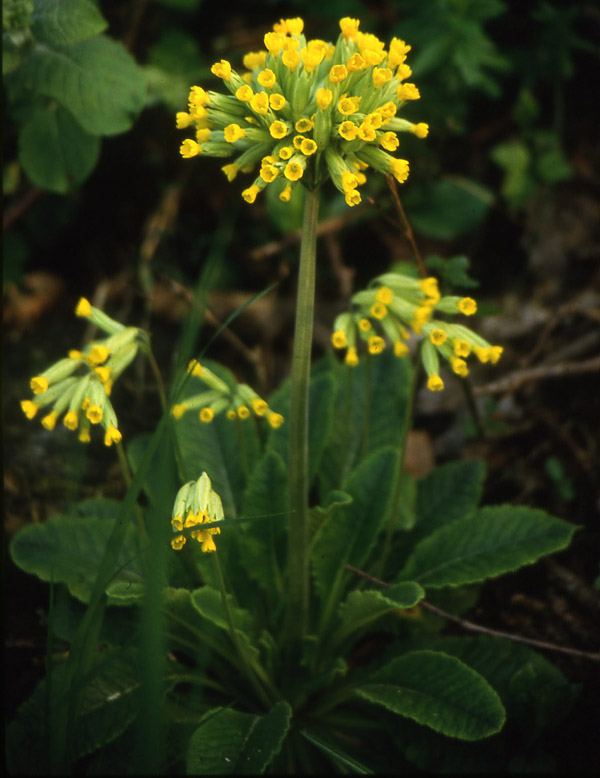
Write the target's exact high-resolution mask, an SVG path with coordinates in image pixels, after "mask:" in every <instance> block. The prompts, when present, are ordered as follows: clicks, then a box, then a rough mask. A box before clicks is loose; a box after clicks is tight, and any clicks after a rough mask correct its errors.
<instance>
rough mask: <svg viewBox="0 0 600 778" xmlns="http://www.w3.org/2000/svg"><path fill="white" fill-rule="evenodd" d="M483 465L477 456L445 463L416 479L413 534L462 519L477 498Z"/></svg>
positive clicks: (474, 505) (416, 535) (479, 497)
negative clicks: (415, 518)
mask: <svg viewBox="0 0 600 778" xmlns="http://www.w3.org/2000/svg"><path fill="white" fill-rule="evenodd" d="M484 480H485V464H484V463H483V462H482V461H481V460H480V459H469V460H466V461H464V462H448V463H447V464H445V465H442V466H441V467H436V468H435V470H432V471H431V473H429V475H426V476H425V477H424V478H421V479H420V480H419V481H417V525H416V527H415V530H414V534H413V537H415V538H417V537H418V538H420V537H423V536H425V535H429V534H430V533H431V532H433V530H435V529H438V528H440V527H443V526H445V525H446V524H449V523H450V522H452V521H455V520H456V519H462V518H464V517H465V516H467V515H468V514H469V513H471V512H472V511H474V510H475V509H476V508H477V506H478V504H479V500H480V499H481V492H482V490H483V482H484Z"/></svg>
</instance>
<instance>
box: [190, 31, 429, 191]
mask: <svg viewBox="0 0 600 778" xmlns="http://www.w3.org/2000/svg"><path fill="white" fill-rule="evenodd" d="M359 27H360V21H359V20H358V19H351V18H350V17H344V18H343V19H341V20H340V30H341V33H340V35H339V37H338V39H337V41H336V43H335V45H333V44H328V43H326V42H325V41H322V40H307V39H306V37H305V35H304V33H303V29H304V22H303V21H302V19H299V18H296V19H281V20H280V21H279V22H278V23H276V24H275V25H274V26H273V31H272V32H268V33H267V34H266V35H265V36H264V44H265V50H263V51H260V52H249V53H248V54H246V55H245V56H244V57H243V65H244V68H246V70H245V72H241V73H239V72H238V71H237V70H235V69H234V68H233V67H232V65H231V63H230V62H228V61H227V60H225V59H222V60H220V62H217V63H215V64H214V65H213V66H212V68H211V72H212V73H213V75H214V76H216V77H217V78H220V79H221V80H222V82H223V86H224V87H225V89H226V90H228V92H229V94H222V93H221V92H215V91H205V90H204V89H203V88H202V87H200V86H193V87H192V88H191V91H190V95H189V101H188V111H187V112H186V111H180V112H178V113H177V116H176V126H177V127H178V128H179V129H186V130H195V137H194V138H187V139H185V140H184V141H183V142H182V144H181V147H180V152H181V155H182V156H183V157H184V158H186V159H189V158H191V157H195V156H199V155H203V156H208V157H234V160H233V162H230V163H229V164H227V165H224V167H223V172H224V173H225V175H226V176H227V178H228V180H229V181H232V180H233V179H234V178H235V177H236V175H237V173H238V172H239V171H242V172H249V171H251V170H252V169H254V168H255V167H256V166H259V170H260V173H259V175H258V176H257V177H256V178H255V179H254V181H253V182H252V183H251V184H250V185H249V186H247V187H246V188H244V190H243V192H242V197H243V199H244V200H245V201H246V202H248V203H253V202H254V201H255V200H256V197H257V196H258V195H259V194H260V192H262V190H263V189H264V188H265V187H266V186H268V185H269V184H271V183H272V182H274V181H277V182H278V183H277V184H276V186H278V187H279V188H280V194H279V197H280V199H281V200H282V202H289V200H290V196H291V191H292V189H293V187H294V186H296V185H297V183H298V182H300V183H301V184H303V185H306V186H308V187H315V186H318V185H319V184H321V183H323V182H324V181H325V180H326V179H327V178H331V180H332V181H333V183H334V185H335V186H336V187H337V189H339V191H340V192H341V193H342V194H343V195H344V199H345V201H346V203H347V204H348V205H349V206H354V205H356V204H357V203H360V201H361V195H360V192H359V191H358V187H359V186H362V185H363V184H364V183H365V181H366V176H365V174H364V173H363V171H364V170H365V169H366V168H367V167H369V166H370V167H372V168H373V169H374V170H376V171H379V172H381V173H384V174H386V175H388V174H389V175H392V176H394V178H395V179H396V180H397V181H398V182H399V183H404V181H406V179H407V177H408V172H409V165H408V161H407V160H405V159H403V158H401V157H398V156H394V153H395V152H396V151H397V150H398V146H399V145H400V139H399V137H398V133H402V132H410V133H412V134H413V135H415V136H416V137H418V138H424V137H426V136H427V133H428V127H427V125H426V124H424V123H423V122H419V123H417V124H414V123H412V122H410V121H408V120H407V119H401V118H399V116H397V114H398V113H399V111H400V110H401V109H402V107H403V106H404V104H405V103H406V102H410V101H413V100H417V99H419V97H420V95H419V90H418V89H417V87H416V86H415V85H414V84H411V83H407V82H406V79H407V78H409V77H410V75H411V69H410V67H409V66H408V65H407V64H406V55H407V53H408V52H409V51H410V48H411V47H410V46H407V45H406V43H405V42H404V41H402V40H400V39H398V38H393V39H392V41H391V43H390V45H389V48H388V49H387V50H386V48H385V44H384V42H383V41H380V40H379V39H378V38H377V37H376V36H375V35H371V34H369V33H363V32H360V30H359Z"/></svg>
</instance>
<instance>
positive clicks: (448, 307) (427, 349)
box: [331, 273, 502, 392]
mask: <svg viewBox="0 0 600 778" xmlns="http://www.w3.org/2000/svg"><path fill="white" fill-rule="evenodd" d="M476 310H477V303H476V302H475V300H473V299H472V298H471V297H453V296H446V297H442V296H441V295H440V292H439V289H438V282H437V279H436V278H433V277H430V278H424V279H420V280H419V279H417V278H415V277H413V276H410V275H405V274H402V273H385V274H384V275H382V276H379V277H378V278H375V279H374V280H373V281H372V282H371V284H370V285H369V287H368V288H367V289H364V290H362V291H360V292H357V293H356V294H354V295H353V296H352V298H351V300H350V309H349V311H347V312H345V313H342V314H340V315H339V316H338V317H337V318H336V320H335V322H334V325H333V335H332V336H331V342H332V345H333V347H334V348H336V349H346V357H345V362H346V364H347V365H349V366H350V367H354V366H356V365H357V364H358V352H357V348H356V347H357V343H358V342H360V341H363V342H364V343H365V350H366V351H367V352H368V353H369V354H372V355H377V354H381V353H382V352H383V351H384V349H385V348H386V347H387V345H388V344H390V345H391V346H392V349H393V353H394V355H395V356H396V357H400V358H401V357H405V356H407V355H408V354H409V353H410V351H409V348H408V346H407V345H406V342H405V341H407V340H410V338H411V331H412V333H413V334H414V336H416V337H417V338H421V339H422V348H421V361H422V363H423V367H424V368H425V372H426V374H427V387H428V389H430V390H431V391H432V392H437V391H441V390H442V389H443V388H444V382H443V380H442V379H441V378H440V375H439V371H440V357H441V358H442V360H445V362H446V363H447V365H448V368H449V369H450V371H451V372H452V373H454V374H455V375H458V376H460V377H461V378H464V377H466V376H467V375H468V374H469V368H468V365H467V362H466V358H467V357H468V356H469V355H470V354H471V353H473V354H475V356H476V357H477V359H479V361H480V362H490V363H492V364H495V363H496V362H497V361H498V360H499V359H500V356H501V355H502V347H501V346H491V345H490V344H489V343H488V342H487V341H486V340H484V339H483V338H482V337H481V336H480V335H478V334H477V333H475V332H473V330H471V329H469V328H468V327H466V326H465V325H464V324H459V323H455V322H450V321H446V320H445V319H441V318H435V315H436V314H438V313H441V314H442V315H443V314H454V315H460V314H462V315H463V316H471V315H472V314H474V313H475V312H476Z"/></svg>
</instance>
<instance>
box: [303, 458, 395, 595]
mask: <svg viewBox="0 0 600 778" xmlns="http://www.w3.org/2000/svg"><path fill="white" fill-rule="evenodd" d="M397 474H398V452H397V451H396V450H395V449H393V448H384V449H380V450H379V451H377V452H375V453H374V454H372V455H371V456H370V457H368V458H367V459H366V460H365V461H364V462H362V464H360V465H359V466H358V467H357V468H356V470H355V471H354V472H353V473H352V475H351V476H350V478H349V479H348V481H347V483H346V484H345V485H344V491H345V492H347V493H348V494H349V495H350V496H351V497H352V498H353V502H352V503H351V504H349V505H346V506H343V507H341V508H340V509H339V510H337V511H336V512H335V513H334V514H332V515H331V516H330V517H329V518H328V519H326V520H325V522H324V523H323V525H322V526H321V529H320V530H319V532H318V534H317V536H316V537H315V540H314V543H313V548H312V564H313V572H314V577H315V583H316V586H317V588H318V590H319V592H320V593H321V594H322V595H324V596H326V595H329V594H330V593H331V592H332V591H333V590H335V589H337V587H338V586H339V584H340V582H341V579H342V577H343V576H347V575H348V573H346V571H345V570H344V568H345V566H346V565H347V564H351V565H354V566H355V567H361V565H362V564H363V563H364V562H365V561H366V559H367V558H368V557H369V554H370V553H371V551H372V550H373V548H374V547H375V544H376V543H377V540H378V535H379V533H380V531H381V530H382V528H383V527H384V525H385V522H386V519H387V518H388V514H389V510H390V504H391V501H392V497H393V493H394V486H395V482H396V477H397Z"/></svg>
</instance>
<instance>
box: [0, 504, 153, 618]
mask: <svg viewBox="0 0 600 778" xmlns="http://www.w3.org/2000/svg"><path fill="white" fill-rule="evenodd" d="M113 527H114V520H112V519H98V518H95V517H92V516H88V517H80V516H53V517H52V518H51V519H48V520H47V521H45V522H44V523H43V524H31V525H29V526H27V527H25V528H24V529H22V530H21V532H19V533H18V534H17V535H15V537H14V538H13V540H12V543H11V545H10V555H11V558H12V560H13V562H14V563H15V564H16V565H17V566H18V567H20V568H21V569H22V570H25V572H26V573H32V574H34V575H37V576H38V578H41V579H42V581H54V583H65V584H66V585H67V586H68V588H69V591H70V592H71V594H72V595H73V596H74V597H76V598H77V599H79V600H82V601H83V602H87V601H88V600H89V596H90V592H91V589H92V587H93V585H94V581H95V579H96V574H97V572H98V567H99V565H100V561H101V560H102V556H103V554H104V549H105V548H106V544H107V541H108V538H109V536H110V534H111V532H112V530H113ZM140 549H141V536H140V533H139V530H138V528H137V527H136V526H134V525H133V524H131V525H129V526H128V527H127V530H126V533H125V539H124V542H123V545H122V547H121V550H120V553H119V556H118V559H117V563H116V566H115V571H114V577H113V579H112V581H111V585H116V584H122V585H123V586H124V587H126V588H128V590H129V593H130V598H131V599H134V598H136V597H139V596H140V594H141V593H142V592H143V577H142V566H141V562H140V553H141V552H140ZM108 588H109V589H110V585H109V587H108ZM107 591H108V589H107ZM121 602H122V603H123V604H125V603H124V601H123V599H122V598H121Z"/></svg>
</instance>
